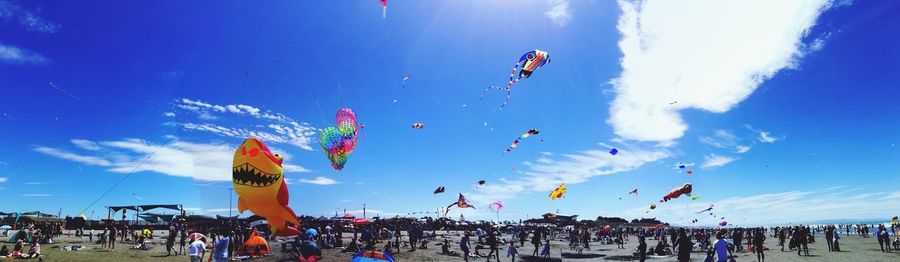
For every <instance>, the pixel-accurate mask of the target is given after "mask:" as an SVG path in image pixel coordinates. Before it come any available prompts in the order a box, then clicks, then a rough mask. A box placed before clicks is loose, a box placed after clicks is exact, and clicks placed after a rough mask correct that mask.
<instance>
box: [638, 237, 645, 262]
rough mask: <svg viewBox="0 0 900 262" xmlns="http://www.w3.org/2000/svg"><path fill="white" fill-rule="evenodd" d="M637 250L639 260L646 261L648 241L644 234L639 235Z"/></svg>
mask: <svg viewBox="0 0 900 262" xmlns="http://www.w3.org/2000/svg"><path fill="white" fill-rule="evenodd" d="M637 252H638V260H639V261H641V262H644V260H647V241H646V240H644V236H643V235H641V236H638V247H637Z"/></svg>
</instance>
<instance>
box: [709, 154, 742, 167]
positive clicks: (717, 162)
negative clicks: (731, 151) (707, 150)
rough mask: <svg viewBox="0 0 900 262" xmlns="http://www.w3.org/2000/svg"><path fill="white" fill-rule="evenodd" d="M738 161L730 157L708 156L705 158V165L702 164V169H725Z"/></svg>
mask: <svg viewBox="0 0 900 262" xmlns="http://www.w3.org/2000/svg"><path fill="white" fill-rule="evenodd" d="M735 160H738V159H737V158H734V157H730V156H722V155H716V154H712V155H708V156H706V157H705V158H704V161H703V164H700V167H703V168H717V167H723V166H725V165H727V164H729V163H731V162H734V161H735Z"/></svg>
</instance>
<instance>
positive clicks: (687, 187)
mask: <svg viewBox="0 0 900 262" xmlns="http://www.w3.org/2000/svg"><path fill="white" fill-rule="evenodd" d="M692 190H693V188H692V186H691V183H685V184H684V185H683V186H680V187H676V188H673V189H672V191H669V194H667V195H666V196H664V197H663V199H662V200H659V202H669V200H671V199H675V198H678V197H680V196H681V195H687V196H691V191H692Z"/></svg>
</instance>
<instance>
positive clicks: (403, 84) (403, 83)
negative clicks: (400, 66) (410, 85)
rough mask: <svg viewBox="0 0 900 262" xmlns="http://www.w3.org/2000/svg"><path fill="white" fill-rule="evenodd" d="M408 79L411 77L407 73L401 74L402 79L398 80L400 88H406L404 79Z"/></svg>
mask: <svg viewBox="0 0 900 262" xmlns="http://www.w3.org/2000/svg"><path fill="white" fill-rule="evenodd" d="M410 79H412V77H411V76H409V75H405V76H403V79H402V80H400V88H406V80H410Z"/></svg>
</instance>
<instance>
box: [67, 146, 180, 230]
mask: <svg viewBox="0 0 900 262" xmlns="http://www.w3.org/2000/svg"><path fill="white" fill-rule="evenodd" d="M175 142H178V139H177V138H176V139H175V140H172V142H170V143H169V144H167V145H166V146H164V147H159V148H156V150H154V151H153V152H151V153H150V154H149V155H147V157H145V158H144V159H143V160H141V162H140V163H138V164H137V165H136V166H134V168H133V169H131V172H128V174H126V175H125V176H124V177H122V179H120V180H119V182H116V184H115V185H113V186H112V187H110V188H109V189H107V190H106V192H103V194H101V195H100V197H97V199H96V200H94V202H91V204H90V205H88V206H87V207H86V208H84V209H82V210H81V213H84V211H87V210H88V209H89V208H91V207H93V206H94V204H96V203H97V201H100V199H103V197H105V196H106V195H107V194H109V192H112V191H113V189H115V188H116V187H118V186H119V185H120V184H122V182H125V179H128V177H129V176H131V175H132V174H134V173H135V172H136V171H137V169H138V168H140V167H141V166H142V165H144V163H146V162H147V160H150V158H151V157H153V155H156V152H159V150H160V149H163V148H167V147H169V146H171V145H172V144H175Z"/></svg>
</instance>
